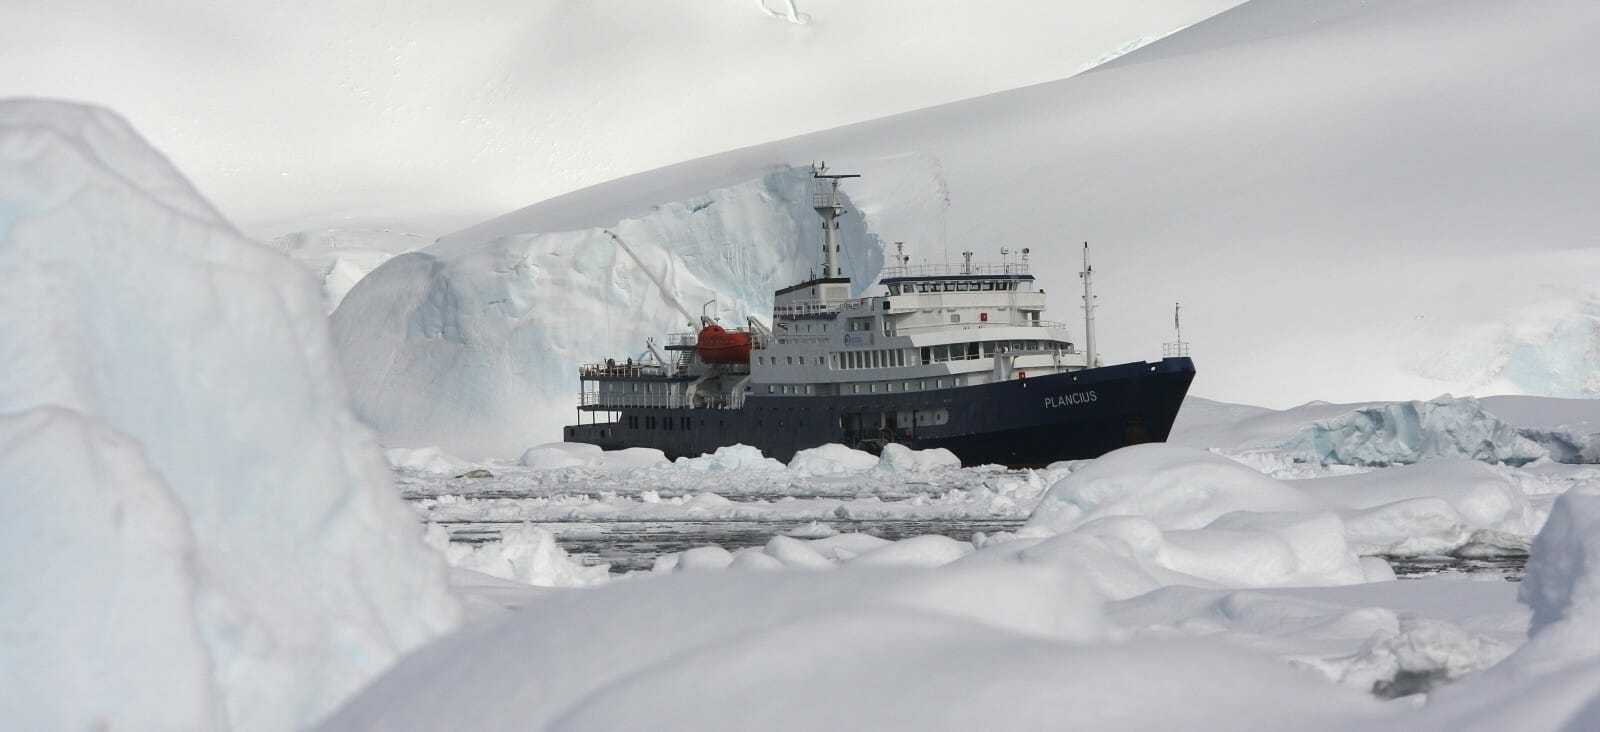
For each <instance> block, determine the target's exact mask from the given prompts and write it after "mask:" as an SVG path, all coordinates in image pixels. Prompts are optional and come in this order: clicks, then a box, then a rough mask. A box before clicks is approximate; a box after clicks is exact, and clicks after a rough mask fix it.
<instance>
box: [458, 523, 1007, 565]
mask: <svg viewBox="0 0 1600 732" xmlns="http://www.w3.org/2000/svg"><path fill="white" fill-rule="evenodd" d="M804 524H805V522H800V521H583V522H550V523H539V524H537V525H538V526H541V527H543V528H545V529H549V530H550V533H553V534H555V536H556V543H558V544H560V545H561V548H563V549H566V550H567V553H569V554H571V555H572V556H573V558H574V559H577V560H579V561H581V562H583V563H585V564H598V563H601V562H606V563H609V564H610V565H611V571H612V572H618V573H620V572H627V571H629V570H635V569H649V568H650V566H651V564H652V563H654V562H655V559H656V557H659V556H661V555H663V554H671V553H673V552H681V551H684V550H686V549H693V548H694V547H697V546H705V545H707V544H715V545H717V546H720V547H722V548H724V549H727V550H728V551H734V550H736V549H742V548H744V547H747V546H764V545H766V543H767V542H768V541H771V540H772V537H774V536H778V535H780V534H784V533H785V532H788V531H792V530H794V529H796V528H798V527H800V526H802V525H804ZM504 525H507V524H502V523H482V522H479V523H460V524H446V526H448V527H449V528H450V538H451V540H452V541H461V542H482V541H494V540H496V539H499V538H500V527H501V526H504ZM826 525H827V526H829V527H830V528H832V529H833V530H834V531H836V532H838V533H841V534H845V533H851V532H860V533H864V534H871V535H872V536H876V537H878V538H880V539H889V540H891V541H893V540H897V539H905V538H909V537H912V536H921V535H923V534H943V535H945V536H948V537H950V538H952V539H956V540H957V541H970V540H971V539H972V535H973V534H974V533H976V532H983V533H986V534H993V533H996V532H1000V531H1015V530H1016V529H1017V528H1018V527H1020V526H1022V520H1021V519H971V520H958V521H951V520H946V519H930V520H906V519H836V520H830V521H828V522H826Z"/></svg>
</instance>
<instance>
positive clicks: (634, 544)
mask: <svg viewBox="0 0 1600 732" xmlns="http://www.w3.org/2000/svg"><path fill="white" fill-rule="evenodd" d="M1022 523H1023V521H1022V520H1021V519H957V520H951V519H920V520H907V519H857V520H851V519H836V520H830V521H827V522H826V525H827V526H828V527H830V528H832V529H833V530H834V531H836V532H838V533H841V534H842V533H850V532H861V533H866V534H871V535H872V536H876V537H879V538H882V539H889V540H891V541H892V540H897V539H905V538H909V537H912V536H920V535H923V534H942V535H944V536H948V537H950V538H952V539H955V540H957V541H970V540H971V539H972V535H973V534H975V533H978V532H982V533H985V534H994V533H997V532H1001V531H1015V530H1016V529H1017V528H1019V527H1020V526H1022ZM514 524H515V522H472V523H454V524H446V526H448V527H449V529H450V538H451V540H452V541H459V542H466V543H477V542H484V541H494V540H497V539H499V538H500V528H501V527H502V526H507V525H514ZM802 525H803V522H798V521H732V520H730V521H572V522H548V523H539V524H538V526H541V527H544V528H545V529H548V530H550V532H551V533H553V534H555V536H556V542H557V543H559V544H560V545H561V547H562V548H563V549H566V550H567V552H568V553H569V554H571V555H572V556H573V558H574V559H577V560H578V561H581V562H583V563H585V564H599V563H601V562H605V563H608V564H610V565H611V571H612V572H615V573H622V572H628V571H630V570H647V569H650V566H651V564H652V563H654V562H655V559H656V557H659V556H661V555H663V554H671V553H673V552H681V551H684V550H686V549H692V548H694V547H697V546H705V545H707V544H715V545H717V546H720V547H722V548H724V549H727V550H729V551H734V550H737V549H741V548H744V547H750V546H764V545H765V544H766V543H767V542H768V541H771V540H772V537H774V536H778V535H780V534H784V533H786V532H789V531H793V530H794V529H796V528H798V527H800V526H802ZM1383 559H1384V560H1385V561H1387V562H1389V565H1390V566H1392V567H1394V572H1395V575H1396V576H1397V577H1399V578H1400V579H1416V578H1419V577H1428V576H1431V575H1436V574H1447V573H1467V574H1487V575H1496V576H1499V577H1502V578H1504V579H1506V580H1509V581H1512V582H1520V581H1521V580H1522V573H1523V567H1524V565H1526V564H1527V561H1528V558H1527V557H1526V556H1513V557H1497V558H1479V559H1461V558H1457V557H1443V556H1441V557H1384V558H1383Z"/></svg>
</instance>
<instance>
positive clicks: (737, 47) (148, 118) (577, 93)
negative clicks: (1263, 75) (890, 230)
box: [0, 0, 1238, 238]
mask: <svg viewBox="0 0 1600 732" xmlns="http://www.w3.org/2000/svg"><path fill="white" fill-rule="evenodd" d="M1236 4H1238V0H1125V1H1124V2H1120V3H1117V4H1115V5H1108V4H1106V3H1102V2H1094V1H1092V0H1071V1H1070V2H1057V3H1050V4H1046V5H1041V4H1039V3H1036V2H1032V1H1031V0H996V1H994V2H986V3H982V4H965V3H951V4H939V5H931V6H930V5H929V4H927V3H925V2H922V1H921V0H880V1H879V2H874V3H870V4H866V3H859V2H851V1H850V0H794V2H793V3H792V5H794V6H798V10H797V15H796V17H797V18H798V19H800V20H802V21H803V22H802V23H800V24H796V23H793V22H789V21H788V19H787V17H788V9H789V6H790V5H791V3H786V2H785V0H764V1H763V0H704V1H701V0H667V1H663V2H648V3H633V4H624V5H611V4H595V3H581V2H579V3H573V2H538V3H528V2H516V1H514V0H481V1H480V2H475V3H473V4H472V5H471V7H470V8H465V9H463V8H461V7H457V6H453V5H448V6H447V5H439V4H436V3H429V2H421V1H419V0H398V1H392V0H345V1H344V2H340V3H337V4H329V3H323V2H314V1H313V0H285V1H284V2H278V3H272V4H270V5H260V4H251V3H227V4H222V5H219V4H215V3H199V2H166V3H162V4H160V6H159V7H156V8H151V7H148V6H145V5H140V6H131V5H128V4H126V3H123V2H118V1H116V0H71V1H70V2H48V3H46V2H8V3H4V4H0V48H5V49H6V60H7V63H5V64H3V65H0V89H4V90H5V91H6V93H8V94H27V95H40V96H48V97H55V98H74V99H85V100H90V101H94V102H98V103H101V104H106V105H109V106H111V107H113V108H115V109H118V110H120V111H121V112H123V113H124V114H125V115H126V116H127V117H128V118H129V119H130V120H133V122H134V123H135V125H137V126H138V127H139V128H140V129H141V130H142V131H143V132H144V133H145V134H146V135H147V136H149V137H150V139H152V140H153V141H154V142H155V143H156V144H157V145H158V146H159V147H160V148H161V149H163V150H168V151H170V152H171V154H172V156H173V159H174V160H176V161H177V162H178V164H179V165H180V166H181V167H182V168H183V169H184V170H186V171H189V172H190V173H191V175H192V176H193V178H194V180H196V181H198V182H199V183H200V185H201V186H202V188H204V189H205V190H206V191H208V192H210V193H211V194H212V195H213V196H214V197H215V200H217V201H218V203H219V206H220V208H221V209H222V210H223V211H225V212H226V213H227V214H228V215H229V217H230V218H231V219H233V220H235V221H240V222H242V225H243V227H244V228H245V229H246V231H247V232H248V233H250V234H251V235H254V236H260V237H263V238H271V237H275V236H279V235H281V234H284V233H286V232H295V231H313V230H323V229H327V228H330V227H337V228H340V229H345V230H370V229H373V228H381V227H384V226H387V227H393V228H395V230H398V231H407V232H418V233H424V234H429V235H433V234H438V233H442V232H445V231H449V230H451V229H453V228H458V227H460V226H463V225H466V224H469V223H471V222H473V221H476V220H481V219H483V218H485V217H488V216H492V215H494V214H497V213H500V212H503V211H507V210H510V209H513V208H516V207H518V206H522V205H525V204H526V203H528V202H530V201H538V200H542V199H545V198H549V197H551V196H555V195H559V194H561V193H565V192H567V191H571V190H575V189H577V188H580V187H583V186H586V185H591V184H594V183H599V182H601V181H605V180H610V179H613V178H616V177H619V176H624V175H628V174H630V173H635V172H638V171H642V170H648V169H651V168H655V167H658V166H661V165H667V164H671V163H675V162H678V161H681V160H687V159H690V158H694V157H698V156H701V155H708V154H712V153H716V152H720V151H723V150H728V149H733V148H736V147H740V146H744V145H751V144H755V143H759V142H764V141H767V140H773V139H778V138H782V137H787V136H790V135H796V134H800V133H804V132H810V131H812V130H818V129H825V128H828V127H833V126H836V125H841V124H848V123H851V122H858V121H861V120H866V119H872V118H874V117H880V116H883V115H886V114H894V113H897V112H904V111H907V110H911V109H918V108H922V107H927V106H930V105H934V104H940V103H944V102H949V101H954V100H957V99H965V98H968V97H973V96H978V95H981V94H987V93H991V92H996V91H1002V90H1005V89H1014V88H1017V87H1021V86H1026V85H1028V84H1036V83H1040V82H1045V81H1051V80H1054V79H1059V78H1061V77H1064V76H1068V75H1070V74H1073V73H1075V72H1076V71H1078V70H1079V69H1080V68H1082V67H1084V66H1085V65H1088V64H1091V63H1094V62H1096V61H1099V60H1103V59H1105V58H1107V57H1108V56H1112V55H1114V54H1116V53H1118V52H1120V51H1123V50H1125V49H1127V48H1129V47H1130V46H1133V45H1137V44H1138V43H1141V42H1144V41H1146V40H1148V39H1151V38H1158V37H1160V36H1162V35H1165V34H1166V33H1169V32H1171V31H1173V30H1175V29H1178V28H1182V27H1184V26H1186V25H1189V24H1191V23H1194V22H1195V21H1197V20H1200V19H1202V18H1205V17H1208V16H1210V15H1212V14H1214V13H1217V12H1220V11H1222V10H1224V9H1227V8H1229V7H1232V6H1234V5H1236ZM774 14H776V15H781V16H783V17H781V18H780V17H775V15H774ZM817 152H818V153H819V154H820V153H825V152H827V151H823V150H819V151H817Z"/></svg>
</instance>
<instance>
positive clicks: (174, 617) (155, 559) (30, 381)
mask: <svg viewBox="0 0 1600 732" xmlns="http://www.w3.org/2000/svg"><path fill="white" fill-rule="evenodd" d="M0 281H3V282H5V283H6V284H5V287H4V288H0V359H3V361H4V363H5V364H6V367H5V368H4V369H3V370H0V501H3V502H4V504H5V508H6V510H5V511H4V514H3V515H4V519H3V521H4V524H3V528H4V531H0V537H3V538H0V583H3V584H4V585H5V587H6V588H7V591H6V592H5V595H4V599H3V600H0V634H3V641H4V642H3V645H4V646H5V647H6V649H7V651H6V654H5V655H6V658H5V662H4V663H0V709H3V710H4V713H5V717H6V720H7V725H8V726H11V727H15V728H18V729H80V728H93V727H97V726H107V727H114V728H118V729H172V728H190V729H207V728H228V727H231V728H237V729H252V730H257V729H259V730H288V729H298V728H304V727H307V726H309V725H312V724H314V723H316V722H317V721H318V720H319V719H320V718H322V717H323V716H324V715H326V714H327V713H328V712H330V711H332V710H333V709H334V707H335V706H336V705H337V704H339V703H340V702H341V701H342V700H343V699H344V697H345V696H347V695H349V694H350V693H352V692H354V691H355V690H356V689H358V688H360V687H361V686H363V685H364V684H366V683H367V682H368V681H369V680H370V679H372V678H373V677H374V676H376V675H377V674H379V673H380V672H382V671H383V670H384V669H385V668H386V667H388V666H389V665H390V664H391V663H393V662H394V661H395V660H396V659H397V658H399V657H400V656H401V655H402V654H404V653H406V652H407V651H410V650H412V649H414V648H416V647H418V646H420V645H422V644H423V643H425V642H426V641H428V640H430V639H432V638H434V637H436V636H438V635H440V634H442V633H444V632H446V631H448V630H450V629H452V628H453V627H454V626H455V625H456V623H457V622H458V619H459V612H460V610H459V607H458V605H457V603H456V602H455V600H454V598H452V597H451V596H450V595H448V594H447V591H446V586H445V568H444V565H443V563H442V562H441V561H439V560H438V558H437V557H435V556H433V555H432V554H431V553H430V552H429V551H428V549H427V547H426V546H424V545H423V543H422V541H421V530H420V527H419V526H418V525H417V523H416V521H415V519H414V518H413V517H412V516H411V514H410V513H409V512H408V511H407V510H406V508H405V506H404V505H402V504H401V502H400V500H399V499H398V497H397V496H396V493H395V491H394V488H393V484H392V483H391V478H390V473H389V467H388V465H386V464H385V462H384V459H383V455H382V453H381V452H380V450H379V448H378V446H377V443H376V442H375V441H374V440H373V438H372V434H371V432H370V431H369V430H367V429H366V428H365V427H363V426H362V425H361V424H360V423H359V422H358V421H357V420H356V418H355V417H354V416H353V415H352V414H351V412H350V410H349V408H348V406H347V404H348V402H347V398H346V394H345V392H344V390H343V388H342V386H341V384H342V379H341V377H340V375H339V373H338V371H337V366H336V364H335V361H334V359H333V356H332V353H331V346H330V341H329V338H328V332H327V325H326V320H325V319H324V316H323V305H322V297H321V295H320V293H319V292H318V289H317V287H316V284H315V283H314V282H313V281H312V279H311V277H310V276H309V275H308V274H307V273H306V272H305V271H304V270H303V269H302V268H301V267H300V266H299V265H297V264H295V263H294V262H293V261H291V260H290V259H289V258H287V257H285V256H284V255H283V254H281V253H279V252H277V251H273V250H272V249H270V248H268V247H265V246H262V245H260V244H257V243H254V242H252V241H249V240H247V239H245V238H244V237H242V236H240V235H239V233H238V232H237V231H235V229H234V228H233V227H232V226H231V225H230V224H229V223H228V222H227V221H226V220H225V219H223V217H222V216H221V215H220V214H218V213H217V212H216V210H215V209H213V208H212V207H211V205H210V204H209V203H207V202H206V200H205V199H204V198H203V197H201V196H200V195H199V193H198V192H197V191H196V190H195V189H194V187H193V186H191V185H190V184H189V182H188V181H187V180H186V179H185V178H184V177H183V175H182V174H181V173H179V172H178V171H177V170H176V169H175V168H174V167H173V166H172V165H171V164H170V163H168V162H167V160H166V159H165V158H164V157H163V156H162V155H161V154H160V153H158V152H156V151H155V150H153V149H152V148H151V147H150V146H149V145H147V144H146V143H145V142H144V141H143V140H142V139H141V138H140V137H139V136H138V134H136V133H135V132H134V131H133V130H132V129H131V128H129V126H128V125H127V124H126V123H124V122H123V121H122V120H121V119H119V118H118V117H116V115H114V114H112V113H111V112H108V111H106V110H103V109H98V108H93V107H86V106H79V105H74V104H68V103H61V102H45V101H6V102H0Z"/></svg>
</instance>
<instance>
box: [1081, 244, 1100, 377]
mask: <svg viewBox="0 0 1600 732" xmlns="http://www.w3.org/2000/svg"><path fill="white" fill-rule="evenodd" d="M1078 276H1079V277H1082V278H1083V347H1084V353H1085V355H1086V356H1087V358H1088V360H1087V363H1088V367H1089V368H1091V369H1092V368H1094V367H1096V366H1099V365H1100V354H1098V353H1096V352H1095V350H1094V282H1093V280H1094V267H1093V266H1091V265H1090V264H1089V242H1084V243H1083V271H1082V272H1079V273H1078Z"/></svg>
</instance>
